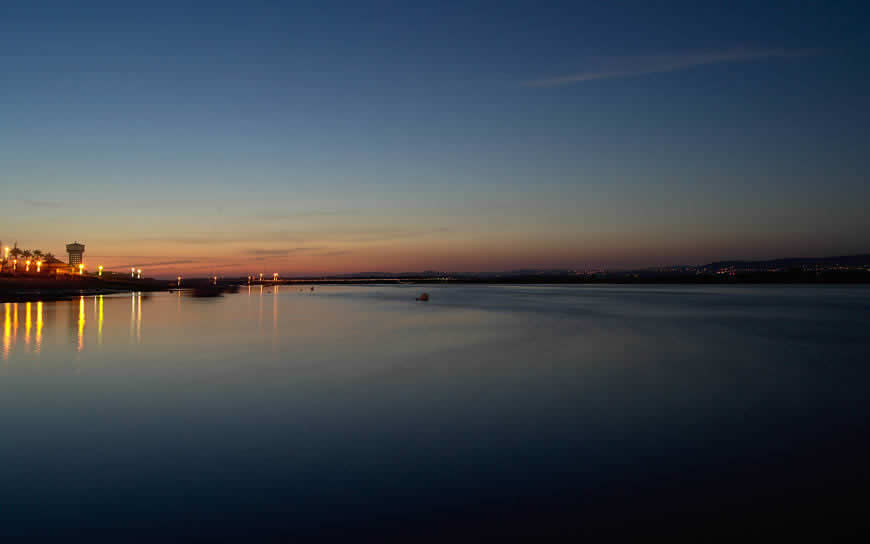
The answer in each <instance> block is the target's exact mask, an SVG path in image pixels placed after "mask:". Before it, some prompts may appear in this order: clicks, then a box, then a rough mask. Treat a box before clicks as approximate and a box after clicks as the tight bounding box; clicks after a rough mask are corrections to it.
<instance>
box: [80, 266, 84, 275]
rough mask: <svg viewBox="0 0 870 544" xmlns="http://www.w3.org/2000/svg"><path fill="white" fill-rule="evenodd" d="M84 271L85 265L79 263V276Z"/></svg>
mask: <svg viewBox="0 0 870 544" xmlns="http://www.w3.org/2000/svg"><path fill="white" fill-rule="evenodd" d="M84 271H85V265H83V264H80V265H79V276H81V275H82V273H84Z"/></svg>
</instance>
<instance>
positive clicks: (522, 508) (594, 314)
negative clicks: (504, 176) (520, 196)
mask: <svg viewBox="0 0 870 544" xmlns="http://www.w3.org/2000/svg"><path fill="white" fill-rule="evenodd" d="M426 289H427V290H428V291H429V293H430V294H431V301H430V302H428V303H418V302H415V301H414V297H415V295H416V294H417V293H418V292H419V288H416V287H414V288H410V287H318V288H317V289H316V290H315V291H314V292H311V291H309V290H308V288H306V289H305V290H304V291H300V289H299V288H293V287H289V286H283V287H280V288H279V289H271V288H264V289H260V288H259V287H255V288H253V289H251V290H248V289H243V290H242V292H241V293H240V294H236V295H227V296H225V297H223V298H220V299H192V298H185V297H183V296H179V295H176V294H158V295H153V296H146V295H141V296H140V295H134V296H129V295H127V296H117V297H96V298H94V297H86V298H82V299H81V300H78V301H74V302H57V303H48V302H46V303H26V304H25V303H18V304H4V305H0V322H2V327H3V338H2V361H0V535H7V536H18V537H21V538H22V539H24V538H25V537H26V538H28V539H29V538H33V537H35V536H46V537H51V536H70V535H76V536H81V537H83V538H84V537H87V538H88V539H93V538H99V537H101V536H105V537H107V538H110V539H112V540H114V541H119V542H122V541H131V540H143V541H151V542H156V541H171V540H176V539H177V540H190V539H197V538H201V539H203V540H205V541H212V540H231V541H263V540H270V539H272V538H279V537H280V538H287V539H288V540H290V539H294V538H296V537H330V538H335V539H341V540H344V541H354V540H362V539H368V538H370V537H371V538H381V537H385V536H402V537H405V538H411V539H412V540H413V539H425V538H433V539H442V538H446V537H452V538H454V539H455V538H457V537H458V538H459V539H466V538H468V539H471V538H477V537H478V536H479V535H496V534H497V535H500V536H505V535H513V536H515V535H519V534H527V535H534V534H549V535H555V534H560V533H565V532H569V531H571V532H576V531H593V532H598V531H604V532H605V534H609V535H615V534H620V533H625V532H632V533H644V532H645V531H653V530H673V529H677V530H680V529H687V528H698V529H701V530H703V531H705V532H704V533H701V534H706V535H711V534H716V533H717V532H719V531H733V530H735V528H737V527H739V528H741V530H744V529H743V528H745V527H749V526H750V524H751V523H758V522H763V523H764V524H766V525H768V526H770V527H773V528H775V530H785V529H789V528H791V529H794V528H795V527H797V528H802V527H804V526H806V525H807V524H808V523H814V522H818V523H816V526H817V527H818V526H819V525H821V526H827V527H834V528H839V529H843V528H846V529H848V528H849V527H852V526H853V524H857V523H859V522H860V520H861V519H863V516H865V515H866V512H865V510H864V508H865V506H866V504H867V495H866V494H864V495H863V497H861V498H857V497H856V493H866V491H867V490H868V485H867V484H868V481H870V470H868V463H870V455H868V454H870V447H868V443H867V438H866V433H867V431H868V416H870V381H868V378H870V357H868V348H870V289H867V288H864V287H850V288H838V287H740V286H733V287H727V288H710V287H690V286H687V287H667V288H661V287H599V286H596V287H537V286H536V287H459V286H457V287H446V288H437V287H436V288H429V287H427V288H426ZM743 534H744V535H746V534H751V533H743ZM67 541H68V540H67ZM409 541H410V540H409Z"/></svg>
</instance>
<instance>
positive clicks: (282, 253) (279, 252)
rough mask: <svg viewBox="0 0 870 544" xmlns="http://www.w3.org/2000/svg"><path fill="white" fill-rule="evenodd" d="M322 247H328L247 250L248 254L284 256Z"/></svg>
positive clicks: (322, 247)
mask: <svg viewBox="0 0 870 544" xmlns="http://www.w3.org/2000/svg"><path fill="white" fill-rule="evenodd" d="M321 249H326V247H325V246H316V247H293V248H289V249H249V250H247V253H248V255H259V256H262V257H283V256H285V255H290V254H291V253H307V252H311V251H318V250H321Z"/></svg>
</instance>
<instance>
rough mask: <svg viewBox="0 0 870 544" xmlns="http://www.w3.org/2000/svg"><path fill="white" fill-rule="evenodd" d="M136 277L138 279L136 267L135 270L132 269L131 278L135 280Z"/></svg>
mask: <svg viewBox="0 0 870 544" xmlns="http://www.w3.org/2000/svg"><path fill="white" fill-rule="evenodd" d="M135 277H136V268H135V267H134V268H131V269H130V278H135Z"/></svg>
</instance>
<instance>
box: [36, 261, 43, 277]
mask: <svg viewBox="0 0 870 544" xmlns="http://www.w3.org/2000/svg"><path fill="white" fill-rule="evenodd" d="M41 268H42V261H36V273H37V274H38V273H39V271H40V269H41Z"/></svg>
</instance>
